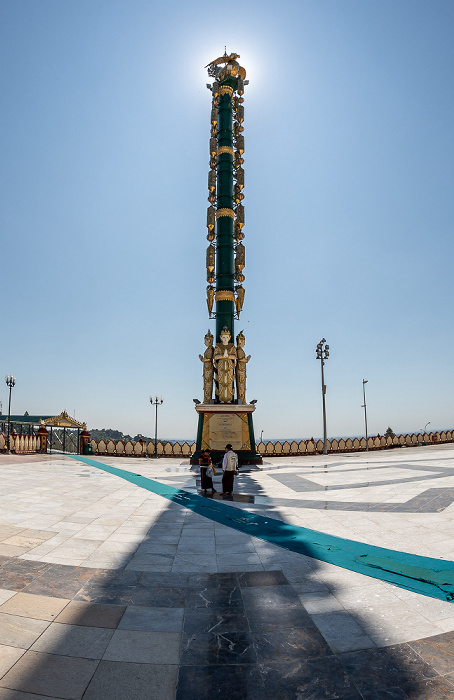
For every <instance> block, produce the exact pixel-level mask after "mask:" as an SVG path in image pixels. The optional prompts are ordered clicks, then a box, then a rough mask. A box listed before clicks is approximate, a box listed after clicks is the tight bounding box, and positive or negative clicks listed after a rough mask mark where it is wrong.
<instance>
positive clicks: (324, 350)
mask: <svg viewBox="0 0 454 700" xmlns="http://www.w3.org/2000/svg"><path fill="white" fill-rule="evenodd" d="M316 352H317V357H316V359H317V360H320V365H321V368H322V404H323V454H324V455H326V454H328V449H327V446H326V407H325V394H326V385H325V373H324V371H323V367H324V366H325V360H327V359H328V357H329V345H326V340H325V338H322V339H321V341H320V342H319V344H318V345H317V347H316Z"/></svg>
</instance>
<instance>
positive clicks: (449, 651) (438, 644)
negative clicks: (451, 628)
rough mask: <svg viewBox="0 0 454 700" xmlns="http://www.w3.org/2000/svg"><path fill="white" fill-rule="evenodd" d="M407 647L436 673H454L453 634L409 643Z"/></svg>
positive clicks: (439, 635)
mask: <svg viewBox="0 0 454 700" xmlns="http://www.w3.org/2000/svg"><path fill="white" fill-rule="evenodd" d="M408 646H409V647H410V648H411V649H413V651H415V652H416V653H417V654H418V655H419V656H420V657H421V658H422V659H423V660H424V661H425V662H426V663H428V664H429V665H430V666H431V667H432V668H434V669H435V671H436V672H437V673H440V674H445V673H449V672H452V671H454V632H447V633H445V634H437V635H436V636H435V637H429V638H428V639H420V640H418V641H416V642H409V644H408Z"/></svg>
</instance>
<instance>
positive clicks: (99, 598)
mask: <svg viewBox="0 0 454 700" xmlns="http://www.w3.org/2000/svg"><path fill="white" fill-rule="evenodd" d="M134 590H135V587H134V586H106V587H105V588H103V587H102V586H96V587H90V586H85V587H84V588H82V589H81V590H80V591H79V593H78V594H77V595H76V596H75V598H74V600H82V601H85V602H86V603H100V604H106V603H111V604H112V605H131V604H132V594H133V591H134Z"/></svg>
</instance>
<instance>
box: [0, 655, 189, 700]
mask: <svg viewBox="0 0 454 700" xmlns="http://www.w3.org/2000/svg"><path fill="white" fill-rule="evenodd" d="M177 673H178V666H176V665H169V664H159V665H158V664H142V663H124V662H118V661H117V662H112V661H101V662H100V664H99V666H98V668H97V670H96V672H95V674H94V676H93V679H92V681H91V682H90V685H89V686H88V688H87V690H86V692H85V694H84V700H171V699H172V698H173V697H174V694H175V688H176V683H177ZM201 697H202V696H200V697H199V698H198V700H201ZM0 700H1V699H0Z"/></svg>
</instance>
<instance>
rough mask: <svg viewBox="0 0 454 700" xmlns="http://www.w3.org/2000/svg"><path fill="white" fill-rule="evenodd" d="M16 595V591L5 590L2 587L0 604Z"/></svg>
mask: <svg viewBox="0 0 454 700" xmlns="http://www.w3.org/2000/svg"><path fill="white" fill-rule="evenodd" d="M14 595H16V591H7V590H5V589H4V588H1V589H0V605H3V603H6V601H7V600H9V599H10V598H12V597H13V596H14Z"/></svg>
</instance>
